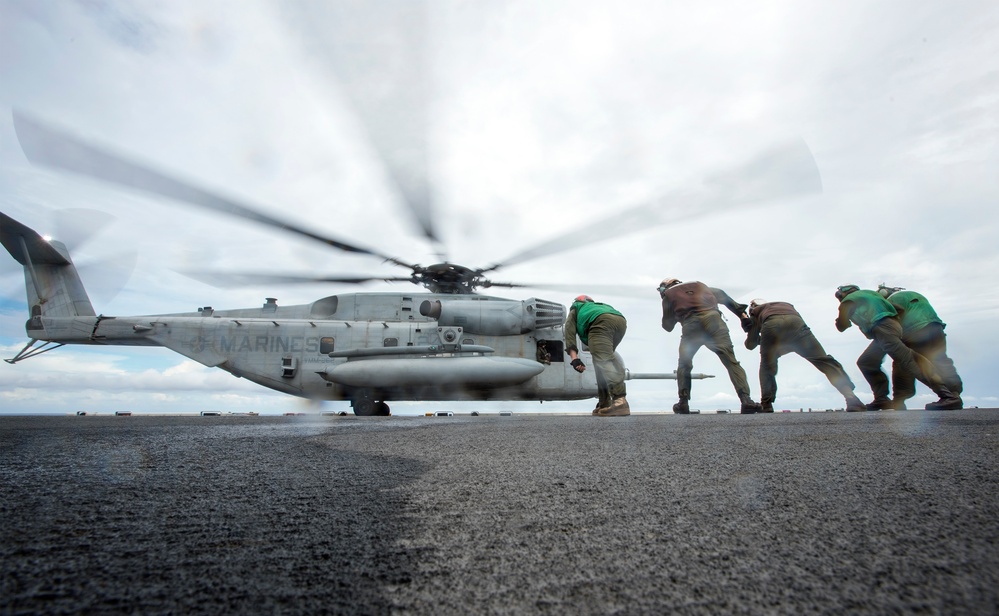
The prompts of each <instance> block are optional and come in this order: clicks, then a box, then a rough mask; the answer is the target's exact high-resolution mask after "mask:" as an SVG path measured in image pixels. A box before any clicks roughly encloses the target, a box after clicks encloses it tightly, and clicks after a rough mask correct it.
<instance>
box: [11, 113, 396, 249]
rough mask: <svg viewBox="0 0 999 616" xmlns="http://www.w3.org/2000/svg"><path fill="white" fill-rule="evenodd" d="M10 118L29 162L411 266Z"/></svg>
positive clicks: (33, 122) (36, 123)
mask: <svg viewBox="0 0 999 616" xmlns="http://www.w3.org/2000/svg"><path fill="white" fill-rule="evenodd" d="M13 115H14V130H15V131H16V132H17V139H18V141H19V142H20V144H21V149H22V150H23V151H24V155H25V156H27V158H28V160H29V161H31V163H32V164H36V165H42V166H45V167H51V168H53V169H58V170H61V171H69V172H72V173H77V174H80V175H83V176H86V177H89V178H93V179H97V180H102V181H105V182H110V183H112V184H117V185H119V186H125V187H128V188H132V189H135V190H140V191H144V192H147V193H151V194H154V195H159V196H161V197H167V198H169V199H173V200H176V201H179V202H182V203H187V204H190V205H196V206H198V207H202V208H205V209H208V210H212V211H214V212H220V213H222V214H229V215H231V216H236V217H238V218H243V219H246V220H252V221H254V222H257V223H261V224H264V225H268V226H271V227H276V228H278V229H281V230H283V231H288V232H290V233H295V234H297V235H301V236H303V237H307V238H309V239H311V240H315V241H317V242H321V243H322V244H325V245H326V246H332V247H333V248H339V249H340V250H343V251H346V252H355V253H359V254H366V255H372V256H375V257H379V258H381V259H384V260H386V261H391V262H392V263H395V264H397V265H401V266H403V267H408V268H412V267H413V266H412V265H410V264H408V263H405V262H403V261H400V260H398V259H396V258H395V257H390V256H388V255H383V254H381V253H379V252H377V251H375V250H372V249H370V248H363V247H360V246H355V245H353V244H348V243H346V242H343V241H340V240H337V239H334V238H331V237H328V236H323V235H319V234H317V233H313V232H312V231H309V230H308V229H304V228H302V227H299V226H297V225H294V224H291V223H289V222H286V221H283V220H279V219H277V218H274V217H271V216H268V215H267V214H263V213H261V212H259V211H257V210H256V209H255V208H253V207H250V206H248V205H244V204H242V203H239V202H237V201H234V200H232V199H229V198H226V197H221V196H219V195H216V194H213V193H211V192H209V191H207V190H203V189H201V188H197V187H196V186H194V185H192V184H188V183H186V182H182V181H180V180H177V179H174V178H171V177H169V176H166V175H163V174H161V173H159V172H156V171H153V170H152V169H150V168H148V167H144V166H142V165H139V164H137V163H132V162H129V161H127V160H125V159H124V158H122V157H120V156H117V155H115V154H111V153H110V152H107V151H105V150H102V149H100V148H98V147H96V146H93V145H91V144H88V143H84V142H83V141H81V140H80V139H78V138H76V137H73V136H71V135H69V134H67V133H64V132H62V131H60V130H57V129H55V128H52V127H50V126H46V125H45V124H43V123H41V122H39V121H37V120H34V119H29V118H28V117H26V116H25V115H24V114H23V113H21V112H19V111H16V110H15V111H14V114H13Z"/></svg>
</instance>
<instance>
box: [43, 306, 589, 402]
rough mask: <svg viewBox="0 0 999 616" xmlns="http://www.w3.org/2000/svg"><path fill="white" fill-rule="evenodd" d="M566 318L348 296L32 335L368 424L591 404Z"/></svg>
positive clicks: (60, 325)
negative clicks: (108, 348) (481, 404)
mask: <svg viewBox="0 0 999 616" xmlns="http://www.w3.org/2000/svg"><path fill="white" fill-rule="evenodd" d="M564 319H565V308H564V307H563V306H562V305H561V304H558V303H555V302H551V301H547V300H542V299H536V298H530V299H527V300H522V301H520V300H511V299H504V298H499V297H491V296H483V295H454V294H437V293H351V294H342V295H333V296H329V297H325V298H323V299H320V300H318V301H315V302H313V303H311V304H303V305H296V306H278V305H277V302H276V300H274V299H271V298H269V299H268V300H267V302H266V303H265V304H264V305H263V306H262V307H260V308H250V309H237V310H218V311H216V310H213V309H212V308H208V307H206V308H201V309H199V310H198V311H197V312H193V313H179V314H163V315H147V316H137V317H107V316H94V317H88V316H74V317H45V316H36V317H33V318H32V319H31V320H29V321H28V323H27V330H28V335H29V336H31V337H32V338H33V339H36V340H45V341H51V342H57V343H63V344H97V345H135V346H163V347H167V348H169V349H171V350H173V351H175V352H177V353H180V354H182V355H184V356H186V357H189V358H191V359H193V360H195V361H198V362H200V363H202V364H204V365H206V366H211V367H217V368H221V369H223V370H226V371H227V372H230V373H232V374H233V375H235V376H237V377H242V378H245V379H247V380H250V381H253V382H255V383H258V384H260V385H263V386H265V387H269V388H271V389H275V390H278V391H281V392H284V393H287V394H292V395H296V396H301V397H305V398H310V399H317V400H351V401H352V403H353V404H354V407H355V412H358V414H373V411H377V408H378V407H377V403H374V402H373V401H379V402H384V401H387V400H578V399H584V398H590V397H593V396H595V395H596V393H597V384H596V380H595V377H594V375H593V372H592V371H586V372H584V373H582V374H579V373H577V372H576V371H575V370H573V369H571V367H570V366H569V364H568V363H567V362H565V361H564V354H563V346H564V342H563V338H564V336H563V329H562V323H563V321H564ZM584 361H587V362H588V360H584ZM371 403H374V404H376V406H375V407H374V408H369V407H370V404H371Z"/></svg>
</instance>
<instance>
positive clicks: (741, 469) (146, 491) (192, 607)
mask: <svg viewBox="0 0 999 616" xmlns="http://www.w3.org/2000/svg"><path fill="white" fill-rule="evenodd" d="M0 478H2V481H0V485H2V490H0V568H2V569H3V571H2V575H0V580H2V586H0V613H5V614H6V613H52V612H61V613H66V612H94V611H100V612H108V611H111V612H135V613H165V612H170V613H189V612H207V613H220V612H230V613H258V612H266V613H274V612H277V611H280V612H282V613H297V612H312V613H315V612H327V613H344V612H361V613H386V612H390V611H398V612H409V613H484V612H485V613H488V612H510V613H609V612H624V613H668V612H679V613H729V612H755V613H759V612H768V613H801V612H806V611H815V612H837V613H838V612H844V611H845V612H851V613H857V612H875V613H886V612H896V611H901V612H914V611H928V612H943V613H954V612H964V613H968V612H974V613H993V612H995V611H996V608H997V606H999V590H997V589H999V523H997V521H996V512H997V511H999V411H996V410H994V409H970V410H963V411H951V412H930V411H903V412H880V413H877V412H871V413H857V414H847V413H784V414H781V413H777V414H773V415H738V414H736V415H728V416H713V415H691V416H675V415H671V414H664V415H648V416H645V415H635V416H632V417H623V418H596V417H589V416H558V415H528V414H524V415H518V414H514V415H512V416H500V415H499V414H498V413H484V414H482V415H480V416H470V415H463V414H461V413H457V412H456V413H455V415H454V416H450V417H422V416H419V417H389V418H356V417H353V416H349V417H336V416H314V415H313V416H299V417H268V416H259V417H225V416H223V417H196V416H187V417H147V416H141V415H138V414H136V415H133V416H131V417H102V416H98V417H92V416H87V417H0Z"/></svg>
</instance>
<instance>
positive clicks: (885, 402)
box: [867, 397, 892, 411]
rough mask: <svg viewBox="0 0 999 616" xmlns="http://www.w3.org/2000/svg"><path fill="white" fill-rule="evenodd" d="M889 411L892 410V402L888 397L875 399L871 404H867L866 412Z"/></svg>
mask: <svg viewBox="0 0 999 616" xmlns="http://www.w3.org/2000/svg"><path fill="white" fill-rule="evenodd" d="M891 409H892V401H891V398H888V397H884V398H875V399H874V401H873V402H868V403H867V410H868V411H886V410H889V411H890V410H891Z"/></svg>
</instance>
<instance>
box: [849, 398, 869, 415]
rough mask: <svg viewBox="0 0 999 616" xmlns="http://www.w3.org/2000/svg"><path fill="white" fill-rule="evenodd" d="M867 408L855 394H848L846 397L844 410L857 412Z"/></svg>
mask: <svg viewBox="0 0 999 616" xmlns="http://www.w3.org/2000/svg"><path fill="white" fill-rule="evenodd" d="M866 410H867V405H866V404H864V403H863V401H862V400H861V399H860V398H858V397H857V396H850V397H849V398H847V399H846V412H847V413H859V412H863V411H866Z"/></svg>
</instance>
